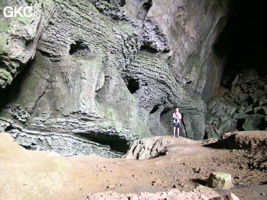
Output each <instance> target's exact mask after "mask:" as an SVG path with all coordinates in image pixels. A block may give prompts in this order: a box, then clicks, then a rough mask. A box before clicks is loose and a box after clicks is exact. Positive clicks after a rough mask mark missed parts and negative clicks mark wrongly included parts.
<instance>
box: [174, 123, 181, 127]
mask: <svg viewBox="0 0 267 200" xmlns="http://www.w3.org/2000/svg"><path fill="white" fill-rule="evenodd" d="M180 126H181V125H180V123H179V122H177V123H173V127H174V128H179V127H180Z"/></svg>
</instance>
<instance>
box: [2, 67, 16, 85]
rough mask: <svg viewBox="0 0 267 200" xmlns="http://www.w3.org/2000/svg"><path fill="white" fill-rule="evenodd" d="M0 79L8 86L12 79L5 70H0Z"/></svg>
mask: <svg viewBox="0 0 267 200" xmlns="http://www.w3.org/2000/svg"><path fill="white" fill-rule="evenodd" d="M0 79H2V80H5V81H6V82H7V83H8V84H11V82H12V80H13V77H12V75H11V74H10V73H9V72H8V71H6V70H5V69H0Z"/></svg>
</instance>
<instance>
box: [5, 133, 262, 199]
mask: <svg viewBox="0 0 267 200" xmlns="http://www.w3.org/2000/svg"><path fill="white" fill-rule="evenodd" d="M265 133H266V132H265ZM164 139H166V140H169V141H170V142H171V146H169V148H168V155H166V156H161V157H158V158H154V159H150V160H127V159H106V158H101V157H97V156H75V157H70V158H65V157H62V156H60V155H58V154H56V153H52V152H39V151H29V150H25V149H23V148H22V147H20V146H18V145H16V143H15V142H14V141H13V139H12V138H11V137H10V135H8V134H6V133H1V134H0V199H1V200H13V199H14V200H15V199H16V200H20V199H23V200H26V199H31V200H34V199H38V200H40V199H42V200H44V199H49V200H60V199H62V200H74V199H75V200H86V199H101V198H102V199H116V198H115V196H117V199H123V198H122V196H121V198H119V196H120V194H128V197H127V198H125V199H168V198H160V197H159V196H160V195H161V196H164V195H163V193H162V192H164V191H168V192H167V193H168V194H167V196H168V195H169V196H171V195H174V196H176V197H177V198H170V199H186V198H185V197H186V196H187V198H189V196H190V195H194V194H196V195H195V196H194V197H193V196H192V197H191V198H189V199H209V198H211V197H214V196H218V195H225V194H230V193H231V192H232V193H234V194H235V195H236V196H238V197H239V198H240V199H244V200H245V199H249V200H264V199H265V200H266V199H267V173H266V168H264V167H263V168H260V169H253V168H255V167H253V166H254V165H253V164H251V163H252V162H253V161H252V160H251V156H248V155H250V153H249V152H248V151H244V150H229V149H216V148H213V147H205V146H204V145H203V142H202V141H192V140H189V139H186V138H181V137H180V138H174V137H171V136H164ZM212 142H213V141H205V143H206V144H207V143H212ZM257 156H262V157H263V159H262V158H261V160H264V159H265V161H266V159H267V152H261V154H258V155H257ZM257 166H258V165H257ZM214 171H219V172H226V173H229V174H231V175H232V180H233V183H234V187H233V188H232V189H230V190H221V191H215V192H213V191H212V190H210V189H208V188H206V187H198V188H197V189H195V188H196V187H197V186H201V185H205V184H206V180H207V178H208V176H209V174H210V173H211V172H214ZM193 190H194V192H193V193H192V191H193ZM197 190H198V191H197ZM179 191H180V192H179ZM144 192H146V193H148V192H149V193H151V194H147V195H144V194H142V195H143V196H146V197H143V198H142V195H141V194H140V193H144ZM157 192H161V193H157ZM185 192H188V193H185ZM94 193H98V194H94ZM99 193H100V194H99ZM152 193H153V194H154V195H155V194H156V193H157V194H156V195H157V197H153V198H152V197H151V198H149V195H153V194H152ZM89 194H90V195H89ZM129 194H131V195H130V196H129ZM134 194H135V195H134ZM197 194H198V195H197ZM97 195H98V196H97ZM105 195H106V198H104V197H105ZM138 195H139V196H138ZM165 195H166V193H165ZM179 195H180V196H181V198H178V196H179ZM201 195H202V196H201ZM205 195H206V196H205ZM94 196H95V197H94ZM108 196H109V197H108ZM100 197H101V198H100Z"/></svg>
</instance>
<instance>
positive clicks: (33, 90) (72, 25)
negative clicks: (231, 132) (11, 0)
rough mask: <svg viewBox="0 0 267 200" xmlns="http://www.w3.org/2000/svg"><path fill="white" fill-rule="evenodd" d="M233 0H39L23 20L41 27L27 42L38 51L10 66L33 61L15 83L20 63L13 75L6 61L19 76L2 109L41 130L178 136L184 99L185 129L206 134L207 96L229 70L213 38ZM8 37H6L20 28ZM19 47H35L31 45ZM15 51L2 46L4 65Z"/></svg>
mask: <svg viewBox="0 0 267 200" xmlns="http://www.w3.org/2000/svg"><path fill="white" fill-rule="evenodd" d="M226 2H227V1H226ZM226 2H224V3H222V2H217V1H216V2H210V1H202V2H201V3H200V2H197V1H193V0H192V1H182V0H171V1H159V0H145V1H139V0H127V1H96V0H91V1H86V0H81V1H74V0H67V1H61V0H51V1H41V0H40V1H39V0H37V1H34V2H33V5H34V7H38V6H40V5H41V6H40V9H39V10H38V9H37V10H38V12H39V13H41V14H39V15H38V16H39V17H34V18H33V19H31V21H30V20H29V22H28V23H29V24H27V23H26V24H24V25H22V24H21V26H19V27H20V28H21V27H22V28H24V29H25V30H29V29H30V27H31V25H32V24H38V26H36V27H35V29H34V30H35V32H33V34H32V36H31V37H30V39H29V40H27V41H29V42H27V44H29V43H30V44H31V46H30V47H31V48H30V49H32V50H31V53H27V56H28V57H27V58H26V57H24V58H23V62H20V66H19V67H16V64H14V63H13V64H12V63H9V65H11V66H12V67H13V68H16V69H19V68H22V67H23V66H24V71H23V72H22V75H21V77H20V78H18V79H17V80H16V81H13V78H14V77H15V76H16V74H17V72H18V70H16V72H14V74H11V75H10V76H9V75H8V76H7V75H6V74H8V73H10V71H8V70H6V69H7V67H5V68H4V70H6V71H5V72H3V73H2V74H5V77H10V78H2V79H1V80H2V82H1V87H2V88H4V87H5V86H6V85H7V84H11V82H12V81H13V84H12V86H11V87H10V88H8V89H6V90H2V91H1V95H2V94H3V95H7V96H9V97H10V98H8V99H5V100H1V106H2V111H1V114H0V115H1V116H2V117H3V118H5V119H12V120H15V123H19V124H20V125H21V126H22V127H23V128H24V129H25V130H31V131H32V130H34V131H39V132H40V134H41V133H42V132H52V133H60V134H61V133H66V134H74V135H75V134H85V135H88V136H89V137H90V135H91V134H94V135H98V136H99V137H101V136H112V135H116V136H119V138H121V139H124V140H125V141H126V142H127V141H132V140H134V139H136V138H142V137H149V136H151V135H165V134H171V133H172V130H171V129H172V127H171V120H172V119H171V118H172V117H171V115H172V112H173V109H174V108H175V107H177V106H178V107H179V108H180V110H181V112H182V114H183V117H184V118H183V128H182V130H181V135H183V136H186V137H189V138H193V139H202V138H203V137H204V134H205V113H206V105H205V103H204V101H203V94H204V96H205V98H208V96H209V95H210V94H211V92H212V90H213V88H214V86H215V85H216V83H217V82H218V80H219V77H220V74H221V68H220V67H221V66H220V62H218V59H217V58H216V55H215V54H214V53H213V49H212V45H213V44H214V42H215V40H216V38H217V36H218V34H219V32H220V31H221V29H222V28H223V26H224V24H225V22H226V19H227V17H226V16H227V11H228V10H227V6H228V5H227V3H226ZM24 3H25V2H24ZM41 8H42V9H41ZM41 16H44V17H43V18H42V17H41ZM42 19H45V20H44V22H43V21H42ZM12 20H13V21H12V23H18V22H17V21H19V20H17V19H12ZM19 27H16V28H14V30H20V28H19ZM38 27H39V28H38ZM18 34H20V35H22V38H23V33H22V32H19V33H18ZM2 35H3V36H5V37H3V39H2V41H7V37H10V36H11V35H12V34H11V32H9V29H7V30H6V31H4V32H3V33H2ZM18 38H21V37H18ZM11 40H12V41H15V40H14V38H11ZM4 48H5V46H3V47H2V46H1V52H3V50H4ZM20 48H21V49H22V50H25V52H27V51H26V50H27V49H28V47H27V45H26V46H25V45H20ZM36 50H37V51H36ZM12 51H14V48H11V47H10V48H9V49H8V51H7V52H5V53H1V61H2V63H5V64H4V66H7V63H6V62H5V61H6V60H8V59H7V58H8V57H10V56H11V55H12V53H11V52H12ZM16 52H17V53H18V54H19V51H16ZM33 57H34V59H33V60H32V61H31V62H29V60H30V59H31V58H33ZM13 60H14V59H13ZM25 64H27V65H26V66H25ZM1 70H2V68H1ZM211 70H212V71H214V73H215V75H214V76H213V77H212V78H211V82H212V83H210V82H209V77H208V75H209V73H208V72H210V71H211ZM2 77H4V76H2ZM208 82H209V83H208ZM2 128H3V129H4V130H5V131H11V130H10V129H7V128H5V127H2ZM11 129H12V128H11Z"/></svg>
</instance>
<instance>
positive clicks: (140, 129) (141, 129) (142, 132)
mask: <svg viewBox="0 0 267 200" xmlns="http://www.w3.org/2000/svg"><path fill="white" fill-rule="evenodd" d="M133 135H138V136H139V137H140V138H144V137H149V136H150V134H149V130H148V127H147V126H146V124H145V123H144V122H143V121H141V120H138V123H137V126H136V129H135V130H134V132H133Z"/></svg>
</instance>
